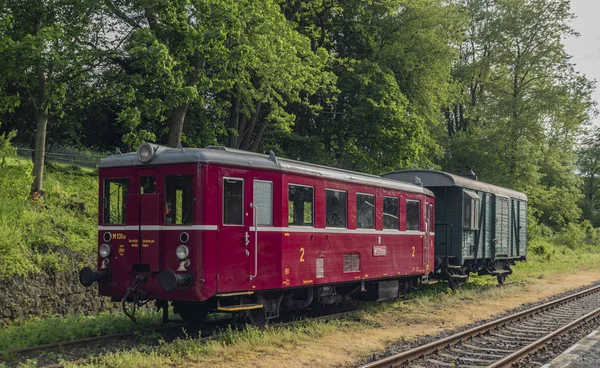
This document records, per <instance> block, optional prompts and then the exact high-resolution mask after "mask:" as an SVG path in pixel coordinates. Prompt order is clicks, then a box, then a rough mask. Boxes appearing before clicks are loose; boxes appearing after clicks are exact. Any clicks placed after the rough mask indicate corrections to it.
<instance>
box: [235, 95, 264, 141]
mask: <svg viewBox="0 0 600 368" xmlns="http://www.w3.org/2000/svg"><path fill="white" fill-rule="evenodd" d="M261 107H262V102H260V101H259V102H257V103H256V108H255V110H254V114H253V115H252V118H251V119H250V123H249V124H248V127H244V130H241V129H240V135H243V136H242V138H243V139H242V143H241V144H240V149H243V150H246V151H247V150H249V149H250V142H252V138H253V137H255V135H254V128H255V126H256V121H257V120H258V117H259V116H260V110H261Z"/></svg>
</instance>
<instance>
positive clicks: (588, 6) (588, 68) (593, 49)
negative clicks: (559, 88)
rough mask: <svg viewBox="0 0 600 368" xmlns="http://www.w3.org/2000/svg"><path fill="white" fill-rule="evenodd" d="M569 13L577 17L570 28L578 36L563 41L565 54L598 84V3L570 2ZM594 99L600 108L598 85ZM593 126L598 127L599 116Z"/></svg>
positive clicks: (599, 4) (599, 39) (599, 53)
mask: <svg viewBox="0 0 600 368" xmlns="http://www.w3.org/2000/svg"><path fill="white" fill-rule="evenodd" d="M571 12H573V13H574V14H575V15H576V16H577V18H576V19H575V20H574V21H573V23H572V26H573V28H574V29H575V30H576V31H577V32H578V33H579V34H580V36H579V37H577V38H568V39H567V40H565V46H566V49H567V52H568V53H569V54H570V55H571V56H572V57H573V62H574V63H575V64H576V69H577V70H578V71H580V72H581V73H583V74H585V75H586V76H587V77H588V79H591V80H596V81H598V82H599V83H600V20H599V19H598V15H599V14H600V1H598V0H571ZM594 99H595V100H596V102H597V103H598V107H599V108H600V84H599V85H597V86H596V91H595V92H594ZM594 124H595V125H596V126H600V116H598V117H596V119H595V121H594Z"/></svg>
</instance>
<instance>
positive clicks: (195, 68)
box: [167, 57, 205, 148]
mask: <svg viewBox="0 0 600 368" xmlns="http://www.w3.org/2000/svg"><path fill="white" fill-rule="evenodd" d="M204 63H205V61H204V58H202V57H196V58H194V59H193V60H192V62H191V66H192V68H191V70H190V71H189V72H188V76H187V79H186V81H185V83H186V86H188V87H195V86H196V85H198V82H199V81H200V72H201V71H202V70H203V69H204ZM189 107H190V103H189V102H184V103H182V104H181V105H179V106H175V107H174V108H173V110H171V120H170V121H169V134H168V136H167V146H168V147H171V148H177V146H178V145H179V143H181V135H182V134H183V125H184V124H185V115H186V114H187V111H188V108H189Z"/></svg>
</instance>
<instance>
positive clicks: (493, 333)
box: [361, 286, 600, 368]
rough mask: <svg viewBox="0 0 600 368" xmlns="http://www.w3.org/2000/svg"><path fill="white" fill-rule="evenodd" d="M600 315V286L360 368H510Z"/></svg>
mask: <svg viewBox="0 0 600 368" xmlns="http://www.w3.org/2000/svg"><path fill="white" fill-rule="evenodd" d="M599 315H600V286H595V287H592V288H590V289H588V290H584V291H581V292H579V293H576V294H573V295H569V296H566V297H563V298H560V299H557V300H554V301H551V302H548V303H545V304H543V305H540V306H537V307H534V308H530V309H527V310H525V311H522V312H519V313H516V314H513V315H510V316H507V317H504V318H500V319H498V320H495V321H491V322H488V323H485V324H483V325H480V326H476V327H474V328H471V329H469V330H466V331H463V332H460V333H457V334H454V335H452V336H448V337H445V338H442V339H440V340H437V341H434V342H431V343H428V344H425V345H422V346H419V347H416V348H413V349H410V350H407V351H404V352H401V353H398V354H395V355H392V356H389V357H386V358H383V359H380V360H377V361H374V362H371V363H368V364H365V365H363V366H362V367H361V368H384V367H385V368H392V367H400V366H402V367H405V366H409V367H415V368H423V367H424V368H429V367H488V368H495V367H510V366H512V365H513V364H515V363H517V362H518V361H519V360H520V359H522V358H524V357H526V356H528V355H530V354H532V353H534V352H536V351H537V350H539V349H540V348H542V347H543V346H544V345H545V344H547V343H549V342H550V341H552V340H553V339H555V338H556V337H558V336H561V335H563V334H565V333H566V332H568V331H570V330H572V329H574V328H576V327H578V326H580V325H582V324H584V323H586V322H588V321H590V320H593V319H595V318H597V317H598V316H599Z"/></svg>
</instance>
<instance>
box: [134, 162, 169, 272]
mask: <svg viewBox="0 0 600 368" xmlns="http://www.w3.org/2000/svg"><path fill="white" fill-rule="evenodd" d="M136 185H137V193H138V206H137V207H138V208H137V209H138V219H139V236H138V251H139V257H140V258H139V260H140V261H139V264H140V265H142V266H141V267H142V268H141V269H140V270H143V271H147V270H148V269H145V267H148V268H149V271H151V272H159V271H160V270H159V237H158V234H159V231H158V230H159V225H160V222H159V221H160V218H161V211H160V210H161V208H160V205H159V203H160V194H159V193H160V191H159V188H162V187H163V185H162V177H159V176H158V175H157V174H156V172H155V171H154V170H147V169H141V170H136ZM143 265H147V266H143Z"/></svg>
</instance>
